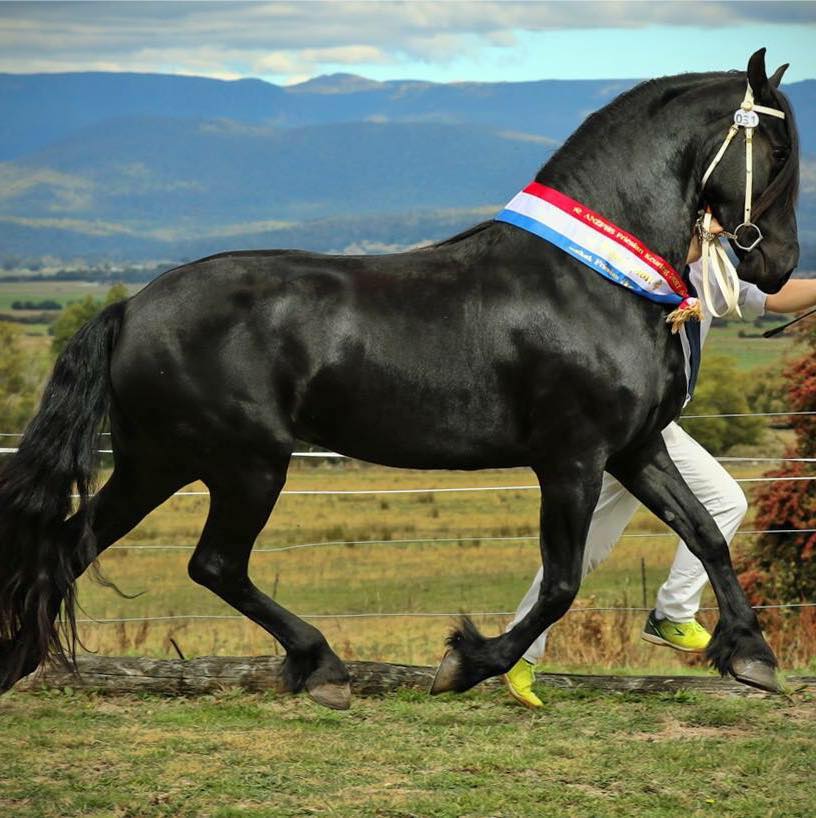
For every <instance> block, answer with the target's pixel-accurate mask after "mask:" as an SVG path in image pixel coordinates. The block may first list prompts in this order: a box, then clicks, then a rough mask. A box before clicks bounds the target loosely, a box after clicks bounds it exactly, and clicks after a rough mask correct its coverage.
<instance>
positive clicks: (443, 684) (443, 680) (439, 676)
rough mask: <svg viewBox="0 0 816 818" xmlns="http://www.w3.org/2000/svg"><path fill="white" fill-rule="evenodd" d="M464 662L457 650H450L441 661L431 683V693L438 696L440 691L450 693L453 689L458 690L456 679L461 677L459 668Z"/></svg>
mask: <svg viewBox="0 0 816 818" xmlns="http://www.w3.org/2000/svg"><path fill="white" fill-rule="evenodd" d="M461 666H462V663H461V661H460V659H459V656H458V655H457V653H456V652H455V651H452V650H449V651H448V652H447V653H446V654H445V655H444V656H443V657H442V661H441V662H440V663H439V667H438V668H437V670H436V676H434V680H433V683H432V684H431V690H430V693H431V695H432V696H436V695H437V694H439V693H448V692H449V691H451V690H456V680H457V679H458V677H459V669H460V668H461Z"/></svg>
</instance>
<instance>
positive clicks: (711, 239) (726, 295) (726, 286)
mask: <svg viewBox="0 0 816 818" xmlns="http://www.w3.org/2000/svg"><path fill="white" fill-rule="evenodd" d="M695 228H696V230H697V235H698V236H699V237H700V245H701V251H702V261H703V298H704V299H705V305H706V310H707V311H708V313H709V315H711V316H713V317H714V318H722V317H723V316H724V315H728V314H729V313H733V314H734V316H735V317H737V318H742V312H741V311H740V307H739V296H740V280H739V276H738V275H737V271H736V269H734V265H733V264H732V263H731V259H730V258H728V253H726V252H725V248H724V247H723V246H722V242H721V241H720V239H719V238H718V237H717V236H716V235H714V234H713V233H712V232H711V211H710V210H706V212H705V213H704V214H703V215H702V216H701V217H700V218H699V219H698V220H697V224H696V225H695ZM722 235H723V236H725V237H727V238H733V234H731V233H723V234H722ZM712 272H713V274H714V280H715V281H716V283H717V289H718V290H719V291H720V294H721V295H722V299H723V303H724V304H725V309H723V311H722V312H717V309H716V307H715V301H714V296H713V295H712V293H711V273H712Z"/></svg>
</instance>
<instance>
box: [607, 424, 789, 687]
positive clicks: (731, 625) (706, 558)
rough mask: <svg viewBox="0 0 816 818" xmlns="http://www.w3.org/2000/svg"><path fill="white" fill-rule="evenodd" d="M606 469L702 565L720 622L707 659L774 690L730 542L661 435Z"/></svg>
mask: <svg viewBox="0 0 816 818" xmlns="http://www.w3.org/2000/svg"><path fill="white" fill-rule="evenodd" d="M607 468H608V471H609V472H610V473H611V474H612V475H613V476H615V477H616V478H617V479H618V480H619V481H620V482H621V483H622V484H623V485H624V486H625V487H626V488H627V489H628V490H629V491H630V492H632V494H634V495H635V497H637V498H638V500H640V501H641V502H642V503H643V504H644V505H645V506H646V507H647V508H648V509H650V510H651V511H652V512H653V513H654V514H656V515H657V516H658V517H659V518H660V519H661V520H663V522H665V523H666V524H667V525H669V526H670V527H671V528H672V529H674V531H676V532H677V533H678V534H679V535H680V537H681V538H682V539H683V541H684V542H685V543H686V544H687V545H688V547H689V549H690V550H691V551H692V553H693V554H694V555H695V556H696V557H697V558H698V559H699V560H700V562H702V563H703V565H704V566H705V569H706V571H707V572H708V578H709V580H710V581H711V585H712V587H713V588H714V593H715V594H716V595H717V602H718V603H719V606H720V621H719V623H718V624H717V628H716V630H715V631H714V637H713V638H712V640H711V643H710V644H709V646H708V650H707V651H706V652H707V655H708V658H709V659H710V661H711V663H712V664H713V665H714V666H715V667H716V668H717V670H719V671H720V673H721V674H723V675H725V674H726V673H730V674H731V675H732V676H734V678H736V679H737V680H738V681H740V682H744V683H745V684H748V685H752V686H753V687H758V688H760V689H762V690H769V691H771V692H778V691H779V690H780V686H779V682H778V680H777V678H776V658H775V657H774V655H773V652H772V651H771V649H770V648H769V647H768V644H767V642H766V641H765V639H764V637H763V636H762V631H761V630H760V627H759V622H758V621H757V617H756V614H755V613H754V611H753V610H752V609H751V607H750V605H749V604H748V600H747V599H746V597H745V594H744V592H743V591H742V588H740V585H739V582H738V581H737V576H736V574H735V573H734V568H733V566H732V565H731V556H730V554H729V552H728V545H727V544H726V542H725V539H724V538H723V535H722V533H721V532H720V529H719V528H718V527H717V525H716V523H715V522H714V519H713V518H712V517H711V515H710V514H709V513H708V511H706V509H705V508H704V506H703V504H702V503H701V502H700V501H699V500H698V499H697V497H695V496H694V494H693V493H692V491H691V489H690V488H689V487H688V486H687V485H686V482H685V481H684V480H683V478H682V477H681V476H680V473H679V472H678V470H677V467H676V466H675V465H674V462H673V461H672V459H671V458H670V457H669V454H668V452H667V451H666V446H665V443H664V442H663V437H662V436H661V435H659V434H658V435H655V436H653V437H652V438H650V439H649V440H648V441H647V442H646V443H645V444H643V445H641V446H639V447H638V448H637V449H636V450H633V451H628V452H626V453H625V454H624V455H619V456H617V457H616V458H614V459H613V460H612V461H611V462H610V463H609V465H608V467H607Z"/></svg>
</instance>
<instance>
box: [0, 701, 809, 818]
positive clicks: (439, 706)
mask: <svg viewBox="0 0 816 818" xmlns="http://www.w3.org/2000/svg"><path fill="white" fill-rule="evenodd" d="M540 692H541V695H542V698H543V700H544V702H545V708H544V709H543V710H542V711H540V712H536V713H530V712H529V711H526V710H524V709H522V708H520V707H518V706H516V705H514V704H513V703H512V702H511V701H510V700H509V698H508V697H506V696H505V695H504V694H503V693H502V692H486V691H484V690H478V691H475V692H472V693H469V694H466V695H464V696H461V697H441V698H430V697H428V696H427V695H425V694H423V693H420V692H404V693H401V694H396V695H392V696H388V697H384V698H374V699H357V700H355V702H354V704H353V707H352V710H351V711H349V712H346V713H336V712H331V711H327V710H325V709H322V708H319V707H318V706H317V705H315V704H313V703H312V702H310V701H309V700H308V699H306V698H305V697H303V696H301V697H298V698H284V699H281V698H277V697H275V696H272V695H261V694H248V693H239V692H237V691H228V690H227V691H224V692H223V693H222V694H219V695H215V696H205V697H201V698H198V699H195V700H191V699H184V698H174V699H164V698H158V697H152V696H142V697H138V698H136V697H131V696H118V697H113V698H100V697H97V696H94V695H89V694H79V693H73V692H57V691H55V692H52V693H47V694H34V693H26V694H20V693H11V694H10V695H8V696H6V697H5V698H3V699H0V720H2V723H3V741H2V743H0V769H2V773H1V774H0V810H2V812H3V814H4V815H7V816H9V818H79V817H80V816H81V817H82V818H160V817H161V818H170V817H172V818H194V817H195V818H199V817H200V818H205V816H206V817H207V818H273V817H274V818H284V816H288V817H289V818H300V816H309V815H316V816H335V817H336V818H351V816H355V817H357V818H371V816H381V818H416V817H418V816H421V818H431V817H432V816H433V817H434V818H487V816H501V818H513V817H515V816H518V818H529V817H530V816H546V817H547V818H607V816H609V817H610V818H611V817H612V816H616V817H618V818H631V816H648V818H674V817H675V816H676V817H677V818H695V817H696V816H740V818H812V816H813V805H814V803H816V779H814V776H813V764H814V761H816V739H814V735H815V734H816V707H814V704H813V702H812V701H810V700H809V699H807V698H804V697H802V696H795V697H793V698H792V699H789V700H786V699H784V698H780V697H776V698H759V699H758V698H751V699H732V698H718V697H712V696H708V697H704V696H700V695H697V694H689V693H684V692H680V693H678V694H674V695H671V696H670V695H665V694H664V695H658V694H651V695H638V696H635V695H631V694H630V695H621V694H617V695H610V694H600V693H597V692H593V691H582V690H577V691H570V692H561V691H556V690H552V689H545V690H542V691H540Z"/></svg>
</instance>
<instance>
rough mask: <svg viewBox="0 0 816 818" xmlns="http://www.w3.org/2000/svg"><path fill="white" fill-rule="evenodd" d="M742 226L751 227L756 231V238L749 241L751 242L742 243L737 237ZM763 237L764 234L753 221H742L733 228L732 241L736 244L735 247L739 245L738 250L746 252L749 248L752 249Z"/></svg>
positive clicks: (748, 251)
mask: <svg viewBox="0 0 816 818" xmlns="http://www.w3.org/2000/svg"><path fill="white" fill-rule="evenodd" d="M743 228H745V229H749V228H752V229H753V230H755V231H756V238H755V239H754V240H753V241H752V242H751V244H748V245H746V244H743V242H742V241H741V240H740V238H739V236H740V230H742V229H743ZM763 238H764V236H763V235H762V231H761V230H760V229H759V228H758V227H757V226H756V225H755V224H754V223H753V222H743V223H742V224H738V225H737V226H736V227H735V228H734V233H733V242H734V244H736V245H737V247H739V249H740V250H744V251H745V252H746V253H750V252H751V250H753V249H754V248H755V247H756V246H757V245H758V244H759V243H760V242H761V241H762V239H763Z"/></svg>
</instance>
